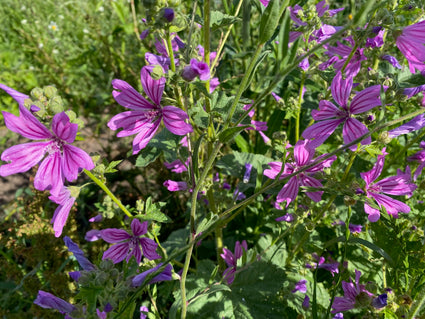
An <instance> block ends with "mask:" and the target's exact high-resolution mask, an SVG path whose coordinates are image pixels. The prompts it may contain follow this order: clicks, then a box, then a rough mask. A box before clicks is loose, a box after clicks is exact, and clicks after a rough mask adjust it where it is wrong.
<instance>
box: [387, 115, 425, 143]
mask: <svg viewBox="0 0 425 319" xmlns="http://www.w3.org/2000/svg"><path fill="white" fill-rule="evenodd" d="M424 126H425V115H424V114H419V115H418V116H415V117H414V118H413V119H411V120H410V121H409V122H407V123H405V124H403V125H400V126H399V127H397V128H395V129H393V130H391V131H388V137H391V138H394V137H397V136H400V135H403V134H407V133H410V132H413V131H417V130H420V129H421V128H423V127H424Z"/></svg>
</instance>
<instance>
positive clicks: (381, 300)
mask: <svg viewBox="0 0 425 319" xmlns="http://www.w3.org/2000/svg"><path fill="white" fill-rule="evenodd" d="M387 298H388V296H387V294H382V295H379V296H378V297H376V298H375V299H373V300H372V306H373V307H374V308H376V309H381V308H384V307H385V306H386V305H387Z"/></svg>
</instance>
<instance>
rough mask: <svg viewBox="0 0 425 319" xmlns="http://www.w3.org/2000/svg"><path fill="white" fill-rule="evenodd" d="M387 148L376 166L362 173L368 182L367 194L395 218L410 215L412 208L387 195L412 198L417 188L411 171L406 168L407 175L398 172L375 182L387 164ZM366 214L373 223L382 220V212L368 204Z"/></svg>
mask: <svg viewBox="0 0 425 319" xmlns="http://www.w3.org/2000/svg"><path fill="white" fill-rule="evenodd" d="M386 154H387V153H385V148H384V149H383V150H382V155H378V159H377V161H376V164H375V166H374V167H373V168H372V169H371V170H370V171H368V172H365V173H360V176H361V177H362V179H363V180H364V181H365V182H366V185H365V188H364V190H365V193H366V196H367V197H368V198H370V199H374V200H375V201H376V202H377V204H378V206H379V207H380V208H382V207H384V208H385V210H386V211H387V213H388V214H389V215H391V216H393V217H395V218H397V217H398V213H399V212H401V213H409V212H410V207H409V206H408V205H406V204H405V203H403V202H400V201H398V200H396V199H393V198H391V197H389V196H387V195H384V194H388V195H399V196H400V195H407V196H409V197H410V196H412V194H413V191H414V190H415V189H416V188H417V186H416V185H415V184H413V183H411V182H410V169H409V166H407V168H406V173H404V172H402V171H401V170H397V175H395V176H390V177H386V178H384V179H381V180H380V181H378V182H375V180H376V179H377V178H378V177H379V175H381V173H382V169H383V167H384V163H385V155H386ZM364 209H365V212H366V213H367V214H368V215H369V216H368V219H369V221H371V222H376V221H378V220H379V218H380V216H381V215H380V211H379V210H378V209H375V208H373V207H371V206H370V205H369V204H368V203H367V202H365V204H364Z"/></svg>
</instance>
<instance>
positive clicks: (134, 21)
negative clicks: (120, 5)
mask: <svg viewBox="0 0 425 319" xmlns="http://www.w3.org/2000/svg"><path fill="white" fill-rule="evenodd" d="M130 5H131V15H132V17H133V26H134V32H135V33H136V35H137V39H138V40H139V41H142V40H141V39H140V33H139V29H138V28H137V17H136V6H135V5H134V0H131V2H130Z"/></svg>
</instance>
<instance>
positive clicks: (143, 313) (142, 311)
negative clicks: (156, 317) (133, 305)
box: [140, 306, 149, 319]
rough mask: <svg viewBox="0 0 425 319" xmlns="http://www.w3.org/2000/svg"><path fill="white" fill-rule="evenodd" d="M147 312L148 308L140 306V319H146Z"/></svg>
mask: <svg viewBox="0 0 425 319" xmlns="http://www.w3.org/2000/svg"><path fill="white" fill-rule="evenodd" d="M148 312H149V308H148V307H146V306H141V307H140V319H146V318H147V314H148Z"/></svg>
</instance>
